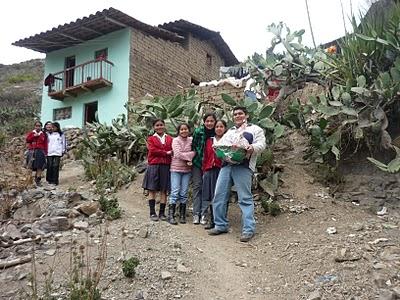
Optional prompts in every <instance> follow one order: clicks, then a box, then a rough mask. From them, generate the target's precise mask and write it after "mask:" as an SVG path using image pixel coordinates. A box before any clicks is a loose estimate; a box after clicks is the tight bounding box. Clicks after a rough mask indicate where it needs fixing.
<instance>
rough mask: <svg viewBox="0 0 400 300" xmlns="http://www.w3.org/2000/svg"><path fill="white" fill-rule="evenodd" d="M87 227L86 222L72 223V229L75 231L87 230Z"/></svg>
mask: <svg viewBox="0 0 400 300" xmlns="http://www.w3.org/2000/svg"><path fill="white" fill-rule="evenodd" d="M88 227H89V223H88V222H86V221H77V222H75V223H74V228H76V229H82V230H84V229H87V228H88Z"/></svg>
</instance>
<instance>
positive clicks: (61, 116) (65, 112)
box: [53, 106, 72, 121]
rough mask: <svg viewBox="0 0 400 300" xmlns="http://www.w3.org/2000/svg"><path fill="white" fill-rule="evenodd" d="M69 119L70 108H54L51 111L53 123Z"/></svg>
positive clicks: (70, 114)
mask: <svg viewBox="0 0 400 300" xmlns="http://www.w3.org/2000/svg"><path fill="white" fill-rule="evenodd" d="M71 117H72V106H68V107H63V108H56V109H54V110H53V120H54V121H59V120H65V119H71Z"/></svg>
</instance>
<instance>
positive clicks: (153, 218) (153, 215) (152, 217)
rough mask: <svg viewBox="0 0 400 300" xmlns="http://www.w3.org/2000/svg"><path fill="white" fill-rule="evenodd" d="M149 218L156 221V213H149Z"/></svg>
mask: <svg viewBox="0 0 400 300" xmlns="http://www.w3.org/2000/svg"><path fill="white" fill-rule="evenodd" d="M150 220H152V221H154V222H157V221H158V216H157V214H152V215H150Z"/></svg>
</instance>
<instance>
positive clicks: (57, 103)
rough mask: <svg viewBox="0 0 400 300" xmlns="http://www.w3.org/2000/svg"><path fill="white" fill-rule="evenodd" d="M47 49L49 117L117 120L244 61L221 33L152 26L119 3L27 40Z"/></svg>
mask: <svg viewBox="0 0 400 300" xmlns="http://www.w3.org/2000/svg"><path fill="white" fill-rule="evenodd" d="M13 45H16V46H21V47H25V48H29V49H32V50H35V51H39V52H42V53H46V59H45V74H44V81H43V97H42V107H41V117H42V121H48V120H53V121H58V122H60V124H61V126H62V127H82V126H84V125H85V124H86V123H87V122H89V123H90V122H94V121H97V120H98V121H99V122H102V123H108V124H110V123H111V120H112V119H113V118H115V117H117V116H118V115H119V114H122V113H126V109H125V108H124V105H125V104H126V103H127V102H128V101H130V102H133V103H134V102H135V101H138V100H139V99H140V98H141V97H143V96H144V95H146V94H151V95H154V96H155V95H169V94H174V93H176V92H178V91H179V90H181V89H182V88H186V87H189V86H190V85H193V84H194V85H195V84H198V83H199V82H201V81H208V80H212V79H215V78H218V76H219V68H220V67H221V66H228V65H234V64H237V63H238V60H237V59H236V57H235V56H234V54H233V53H232V51H231V50H230V48H229V47H228V45H227V44H226V43H225V41H224V40H223V39H222V37H221V36H220V34H219V33H218V32H215V31H212V30H209V29H206V28H204V27H201V26H199V25H196V24H193V23H190V22H188V21H185V20H179V21H175V22H171V23H165V24H163V25H159V26H151V25H148V24H145V23H142V22H140V21H138V20H136V19H134V18H132V17H130V16H128V15H126V14H124V13H122V12H121V11H118V10H116V9H114V8H110V9H107V10H103V11H101V12H97V13H96V14H94V15H90V16H89V17H85V18H82V19H78V20H76V21H74V22H71V23H67V24H64V25H60V26H58V27H55V28H53V29H51V30H49V31H46V32H42V33H39V34H36V35H34V36H31V37H28V38H25V39H21V40H19V41H16V42H15V43H13Z"/></svg>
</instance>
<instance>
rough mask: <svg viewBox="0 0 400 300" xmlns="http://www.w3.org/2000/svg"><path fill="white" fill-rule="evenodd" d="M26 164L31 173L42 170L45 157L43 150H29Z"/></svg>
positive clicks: (44, 165)
mask: <svg viewBox="0 0 400 300" xmlns="http://www.w3.org/2000/svg"><path fill="white" fill-rule="evenodd" d="M26 163H27V166H28V168H29V169H32V170H33V171H37V170H44V169H45V168H46V155H45V153H44V150H42V149H35V150H29V152H28V156H27V161H26Z"/></svg>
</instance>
